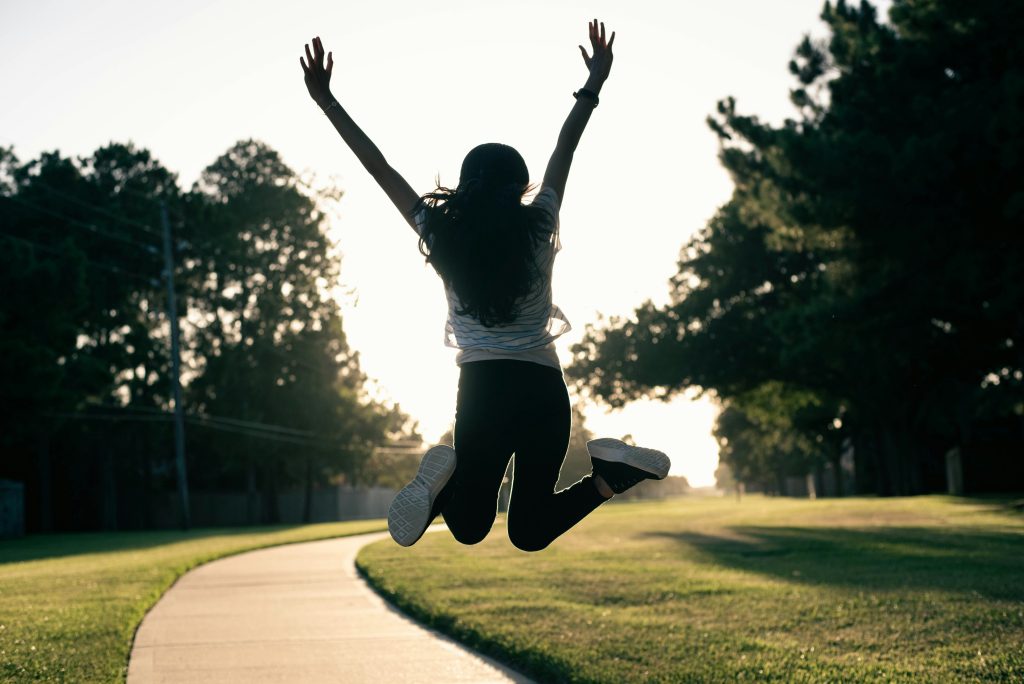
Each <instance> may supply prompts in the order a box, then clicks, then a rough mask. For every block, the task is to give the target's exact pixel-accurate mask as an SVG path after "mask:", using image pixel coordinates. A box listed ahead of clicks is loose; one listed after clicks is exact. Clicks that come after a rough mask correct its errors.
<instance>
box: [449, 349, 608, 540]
mask: <svg viewBox="0 0 1024 684" xmlns="http://www.w3.org/2000/svg"><path fill="white" fill-rule="evenodd" d="M569 424H570V415H569V394H568V392H567V391H566V388H565V382H564V381H563V380H562V374H561V372H560V371H559V370H558V369H556V368H552V367H549V366H543V365H541V364H538V363H533V362H530V361H513V360H506V359H500V360H494V361H475V362H469V363H465V364H463V365H462V370H461V374H460V376H459V397H458V403H457V406H456V410H455V453H456V463H457V465H456V466H455V474H454V475H453V476H452V478H451V480H449V482H448V484H447V485H446V486H445V488H444V489H443V490H442V492H441V495H440V496H439V497H438V499H437V502H436V503H435V513H436V512H441V514H442V515H443V516H444V521H445V523H446V524H447V525H448V529H450V530H451V532H452V534H453V535H455V538H456V539H457V540H459V541H460V542H462V543H463V544H476V543H477V542H480V541H482V540H483V538H484V537H486V536H487V533H488V532H489V531H490V529H491V525H493V524H494V516H495V513H496V509H497V497H498V490H499V489H500V487H501V480H502V478H503V477H504V475H505V470H506V468H507V467H508V462H509V459H510V458H511V457H512V454H513V453H515V456H516V460H515V474H514V478H513V484H512V498H511V501H510V502H509V510H508V536H509V539H511V541H512V543H513V544H515V546H517V547H518V548H520V549H522V550H523V551H539V550H541V549H543V548H545V547H546V546H547V545H548V544H550V543H551V542H552V541H553V540H554V539H555V538H556V537H558V536H559V535H560V534H562V533H563V532H565V531H566V530H568V529H569V528H570V527H572V526H573V525H575V524H576V523H578V522H579V521H580V520H582V519H583V518H584V517H586V516H587V514H588V513H590V512H591V511H593V510H594V509H595V508H597V507H598V506H599V505H601V503H603V502H604V500H605V499H604V497H603V496H601V494H600V493H599V492H598V491H597V489H596V487H595V486H594V483H593V481H592V480H591V476H590V475H588V476H586V477H584V478H583V479H582V480H580V481H579V482H577V483H576V484H574V485H572V486H571V487H568V488H566V489H563V490H562V491H560V492H557V493H556V492H555V483H556V482H557V481H558V472H559V470H560V469H561V467H562V460H563V459H564V458H565V451H566V447H568V445H569Z"/></svg>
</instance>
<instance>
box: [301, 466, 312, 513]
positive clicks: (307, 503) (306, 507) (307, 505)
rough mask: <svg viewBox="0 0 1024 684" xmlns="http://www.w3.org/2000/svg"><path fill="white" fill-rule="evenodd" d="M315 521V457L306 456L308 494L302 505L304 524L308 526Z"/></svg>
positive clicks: (306, 493)
mask: <svg viewBox="0 0 1024 684" xmlns="http://www.w3.org/2000/svg"><path fill="white" fill-rule="evenodd" d="M312 521H313V456H312V455H310V454H309V453H308V452H307V454H306V492H305V500H304V501H303V503H302V522H304V523H306V524H307V525H308V524H309V523H311V522H312Z"/></svg>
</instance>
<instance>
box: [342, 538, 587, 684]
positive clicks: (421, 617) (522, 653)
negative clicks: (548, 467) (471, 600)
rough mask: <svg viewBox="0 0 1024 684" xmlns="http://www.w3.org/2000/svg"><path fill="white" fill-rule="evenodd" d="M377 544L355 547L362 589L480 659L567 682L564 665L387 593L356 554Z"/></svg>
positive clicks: (532, 676)
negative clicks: (363, 586)
mask: <svg viewBox="0 0 1024 684" xmlns="http://www.w3.org/2000/svg"><path fill="white" fill-rule="evenodd" d="M442 529H443V528H442ZM431 531H433V530H431ZM378 543H380V544H386V543H387V540H386V539H383V540H379V541H376V542H369V543H367V544H364V545H363V546H361V547H359V551H357V552H356V558H355V561H354V564H355V567H356V573H357V574H358V575H359V577H360V578H361V579H362V580H363V582H365V583H366V586H368V587H369V588H370V589H371V590H372V591H373V592H374V593H375V594H377V596H379V597H380V598H381V599H382V600H383V601H384V602H385V603H387V604H388V605H389V606H391V608H393V609H394V610H396V611H398V612H399V613H401V614H402V615H404V616H405V617H407V618H408V619H410V620H412V621H413V622H415V623H416V624H418V625H420V626H421V627H423V628H424V629H429V630H433V631H436V632H438V633H440V634H443V635H444V636H446V637H448V638H449V639H452V640H453V641H456V642H458V643H459V644H460V645H461V646H463V647H464V648H467V649H469V650H470V651H472V652H474V653H476V654H478V655H480V656H482V657H485V658H490V659H492V660H494V661H495V662H497V663H499V664H500V665H501V666H502V667H505V668H508V669H509V670H511V671H513V672H515V673H517V674H519V675H522V676H523V677H527V678H529V679H532V680H534V681H535V682H538V683H539V684H543V683H544V682H566V681H571V679H572V677H571V675H572V672H571V671H570V669H569V668H568V667H567V666H566V665H564V664H561V663H558V662H555V661H552V660H550V659H548V658H545V657H544V656H542V655H540V654H538V653H537V652H536V651H532V650H529V649H521V648H513V647H510V646H509V645H507V644H503V643H502V642H500V641H498V640H497V639H494V638H493V637H491V636H489V635H488V634H486V633H484V632H481V631H479V630H476V629H472V628H469V627H466V626H465V625H459V624H458V622H457V620H456V618H455V616H453V615H449V614H445V613H434V612H431V611H430V610H428V609H426V608H424V607H423V606H421V605H419V604H418V603H416V602H415V601H411V600H409V599H407V598H405V597H404V596H403V595H402V594H400V593H398V592H394V591H391V590H389V589H388V588H387V587H385V586H384V585H383V582H382V581H381V580H380V579H378V578H375V577H374V576H373V575H372V574H371V573H370V571H369V568H368V566H367V565H366V564H364V563H363V562H362V561H361V560H360V555H361V554H362V552H363V550H364V549H365V548H366V547H368V546H370V545H371V544H378Z"/></svg>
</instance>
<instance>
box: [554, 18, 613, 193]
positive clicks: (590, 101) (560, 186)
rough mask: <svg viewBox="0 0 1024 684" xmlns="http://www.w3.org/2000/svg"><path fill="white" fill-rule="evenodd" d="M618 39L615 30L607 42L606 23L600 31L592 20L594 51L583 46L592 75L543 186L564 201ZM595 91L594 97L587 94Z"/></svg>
mask: <svg viewBox="0 0 1024 684" xmlns="http://www.w3.org/2000/svg"><path fill="white" fill-rule="evenodd" d="M614 42H615V32H614V31H612V37H611V40H609V41H607V43H606V42H605V35H604V22H603V21H602V22H601V24H600V31H599V30H598V22H597V19H594V21H592V22H591V23H590V45H591V48H592V49H593V52H594V54H593V55H592V56H588V55H587V51H586V50H585V49H584V48H583V46H582V45H580V52H582V53H583V63H584V64H586V66H587V70H588V71H589V72H590V76H589V77H588V78H587V83H586V85H584V86H583V90H581V91H578V92H577V97H576V103H575V104H574V105H573V106H572V110H571V111H570V112H569V116H568V117H567V118H566V119H565V123H564V124H562V130H561V132H559V134H558V142H557V143H556V144H555V151H554V152H553V153H552V154H551V159H550V161H548V167H547V169H546V170H545V171H544V182H543V184H542V187H548V188H552V189H553V190H554V191H555V192H556V193H558V200H559V203H561V201H562V199H563V198H564V196H565V180H566V178H568V176H569V167H570V166H572V156H573V154H574V153H575V152H576V146H577V145H578V144H579V142H580V136H582V135H583V129H584V128H586V127H587V122H588V121H590V114H591V113H592V112H593V111H594V107H596V106H597V100H596V99H595V98H596V96H597V94H598V93H600V92H601V86H603V85H604V82H605V81H606V80H607V79H608V74H609V73H610V72H611V68H612V43H614ZM583 91H590V92H591V93H593V94H594V97H591V96H590V95H589V94H588V93H586V92H583Z"/></svg>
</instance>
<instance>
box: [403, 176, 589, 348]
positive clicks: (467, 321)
mask: <svg viewBox="0 0 1024 684" xmlns="http://www.w3.org/2000/svg"><path fill="white" fill-rule="evenodd" d="M533 206H535V207H541V208H543V209H545V210H546V212H547V214H548V216H549V217H550V218H549V221H548V222H547V223H546V225H545V226H544V228H545V229H546V231H548V232H549V233H550V237H549V238H548V239H547V240H546V241H544V242H543V243H540V245H539V248H538V251H537V259H538V264H537V265H538V266H539V270H540V274H541V278H542V280H541V282H539V283H537V284H536V285H535V287H534V288H533V290H532V291H531V292H530V294H529V295H527V296H526V297H524V298H523V299H522V300H520V302H519V303H518V304H519V315H518V316H517V317H516V319H515V320H514V321H512V322H511V323H508V324H504V325H497V326H491V327H487V326H485V325H483V324H481V323H480V321H478V320H477V319H475V318H473V317H471V316H462V315H459V314H458V313H457V311H458V310H459V309H461V308H462V306H461V305H460V304H459V299H458V296H457V295H456V294H455V291H454V290H453V289H452V288H451V287H449V286H446V287H445V297H446V298H447V300H448V318H447V320H446V321H445V326H444V343H445V345H447V346H449V347H455V348H456V349H458V350H459V354H458V355H457V356H456V363H458V364H459V365H461V364H463V363H466V362H467V361H477V360H481V359H492V358H505V359H507V358H512V359H522V360H527V361H533V362H535V363H541V364H544V365H548V366H553V367H555V368H560V367H561V366H560V365H559V363H558V355H557V354H556V353H555V348H554V341H555V339H556V338H557V337H559V336H560V335H562V334H564V333H566V332H568V331H569V330H570V329H571V326H570V324H569V321H568V319H566V317H565V314H563V313H562V310H561V309H559V308H558V307H557V306H556V305H555V304H554V302H553V301H552V294H551V274H552V271H553V269H554V263H555V254H557V253H558V251H559V250H560V249H561V248H562V243H561V240H560V239H559V236H558V209H559V201H558V194H557V193H556V192H555V191H554V190H552V189H551V188H543V189H542V190H541V191H540V193H538V194H537V196H536V197H535V198H534V200H533ZM415 220H416V227H417V230H418V232H420V233H422V230H423V225H424V222H425V220H426V210H421V211H420V212H419V213H417V215H416V217H415Z"/></svg>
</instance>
